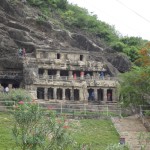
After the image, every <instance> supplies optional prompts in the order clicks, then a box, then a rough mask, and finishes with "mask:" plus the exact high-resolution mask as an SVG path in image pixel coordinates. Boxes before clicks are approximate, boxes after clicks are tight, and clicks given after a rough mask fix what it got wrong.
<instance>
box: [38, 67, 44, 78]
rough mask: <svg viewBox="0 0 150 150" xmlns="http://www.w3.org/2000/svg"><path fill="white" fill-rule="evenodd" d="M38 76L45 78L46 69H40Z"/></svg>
mask: <svg viewBox="0 0 150 150" xmlns="http://www.w3.org/2000/svg"><path fill="white" fill-rule="evenodd" d="M38 74H39V77H43V74H44V69H42V68H39V69H38Z"/></svg>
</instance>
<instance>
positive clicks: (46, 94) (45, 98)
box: [44, 88, 48, 100]
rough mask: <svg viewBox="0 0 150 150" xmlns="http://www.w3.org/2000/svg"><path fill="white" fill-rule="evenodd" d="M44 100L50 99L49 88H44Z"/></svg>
mask: <svg viewBox="0 0 150 150" xmlns="http://www.w3.org/2000/svg"><path fill="white" fill-rule="evenodd" d="M44 100H48V88H44Z"/></svg>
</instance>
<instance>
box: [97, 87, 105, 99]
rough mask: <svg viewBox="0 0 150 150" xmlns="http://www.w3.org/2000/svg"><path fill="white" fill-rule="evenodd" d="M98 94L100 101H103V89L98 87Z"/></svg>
mask: <svg viewBox="0 0 150 150" xmlns="http://www.w3.org/2000/svg"><path fill="white" fill-rule="evenodd" d="M97 94H98V101H103V100H104V99H103V89H98V90H97Z"/></svg>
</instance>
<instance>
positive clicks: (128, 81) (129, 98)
mask: <svg viewBox="0 0 150 150" xmlns="http://www.w3.org/2000/svg"><path fill="white" fill-rule="evenodd" d="M119 89H120V100H121V101H122V102H123V103H124V104H125V105H126V106H128V105H130V104H132V105H134V106H137V105H140V104H146V103H150V96H149V95H150V66H148V67H133V69H132V70H131V71H129V72H127V73H124V74H122V75H121V77H120V88H119Z"/></svg>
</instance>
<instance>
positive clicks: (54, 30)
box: [0, 0, 131, 76]
mask: <svg viewBox="0 0 150 150" xmlns="http://www.w3.org/2000/svg"><path fill="white" fill-rule="evenodd" d="M41 15H42V14H41V12H40V11H39V10H37V9H35V8H32V7H30V6H29V5H24V4H23V3H21V2H18V3H17V4H12V3H11V0H1V1H0V60H1V63H0V68H20V69H21V68H22V63H21V61H20V60H19V59H18V56H17V51H18V49H19V48H20V47H24V48H26V50H27V53H32V52H34V51H35V49H37V48H53V49H71V48H73V49H81V50H87V51H90V54H91V55H93V58H94V59H96V60H97V61H103V62H104V64H107V69H108V72H109V73H110V74H111V75H112V76H116V75H117V73H118V72H125V71H127V70H129V68H130V66H131V64H130V62H129V60H128V59H127V57H126V56H124V55H121V54H118V53H114V52H113V51H107V50H105V48H104V47H101V46H100V45H101V44H100V43H98V42H95V41H96V40H95V41H94V40H93V39H90V38H88V37H86V36H85V35H82V34H77V33H70V32H69V31H66V30H62V29H58V27H55V25H53V23H52V22H51V21H50V20H49V21H47V22H46V21H43V22H42V21H40V22H39V20H38V18H39V16H41Z"/></svg>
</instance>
